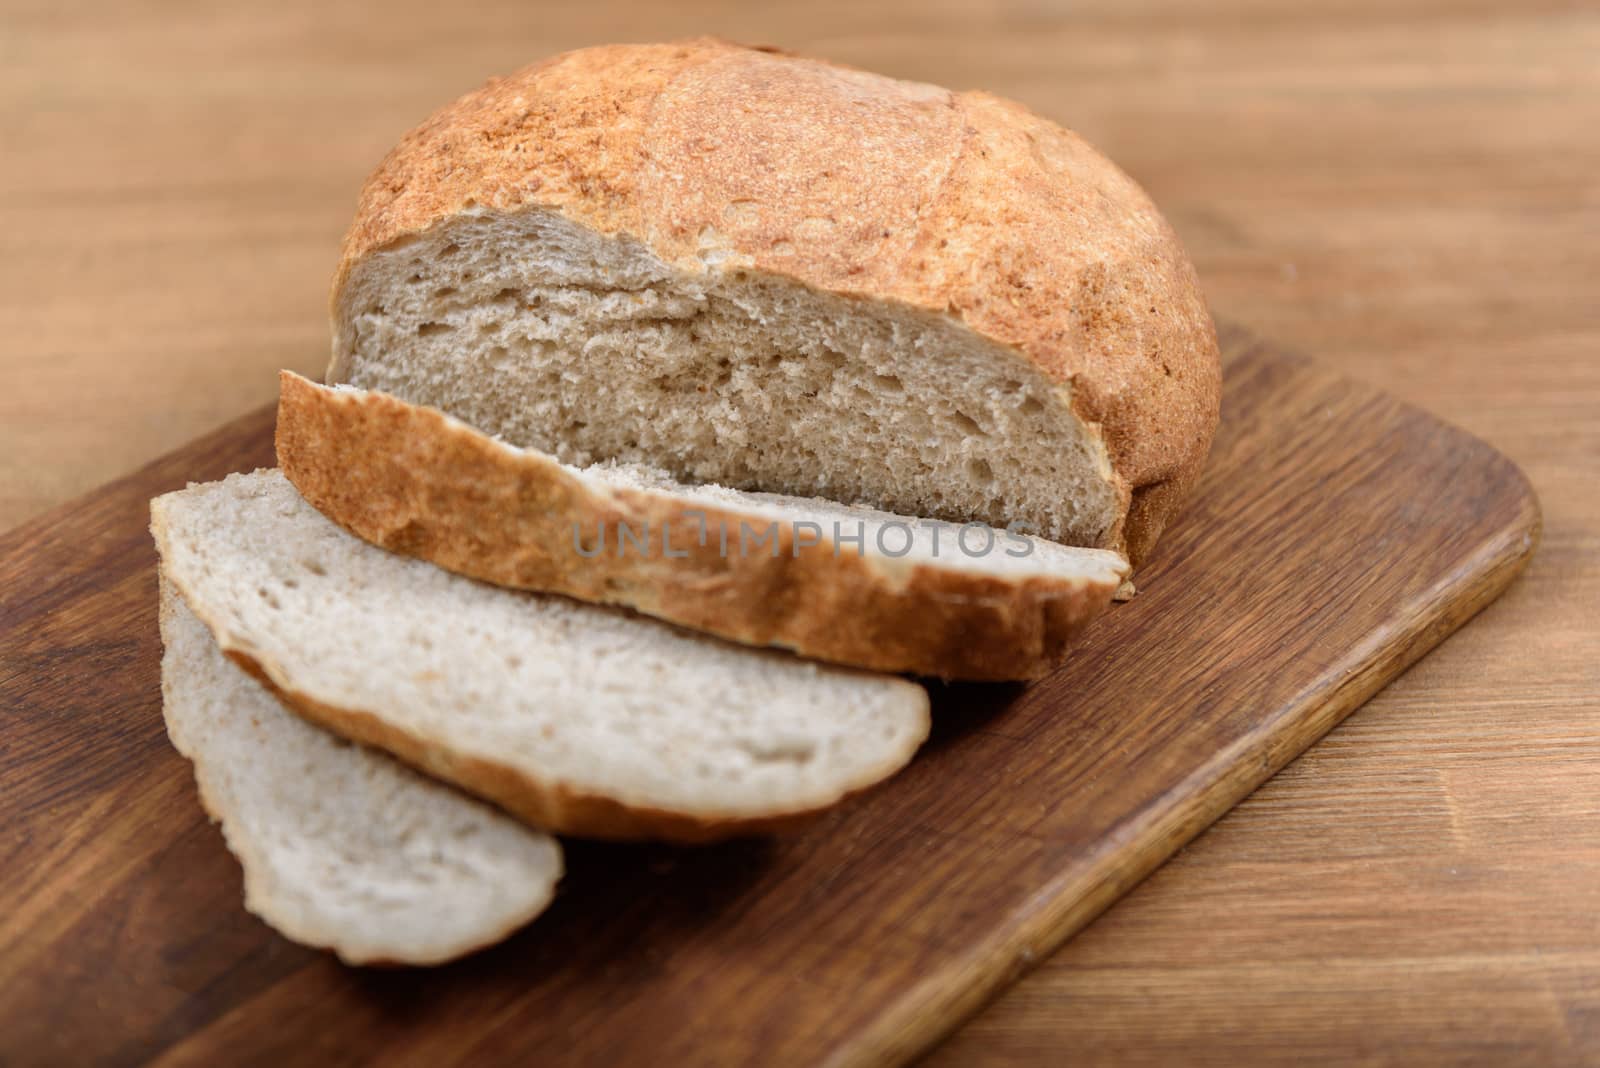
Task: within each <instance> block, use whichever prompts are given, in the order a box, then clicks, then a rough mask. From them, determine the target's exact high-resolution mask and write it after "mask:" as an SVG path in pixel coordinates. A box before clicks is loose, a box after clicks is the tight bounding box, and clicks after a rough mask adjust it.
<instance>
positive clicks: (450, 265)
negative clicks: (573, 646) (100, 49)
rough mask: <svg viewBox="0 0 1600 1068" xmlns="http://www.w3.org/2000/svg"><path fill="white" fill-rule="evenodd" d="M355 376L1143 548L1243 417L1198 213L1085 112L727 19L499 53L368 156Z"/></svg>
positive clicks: (504, 412)
mask: <svg viewBox="0 0 1600 1068" xmlns="http://www.w3.org/2000/svg"><path fill="white" fill-rule="evenodd" d="M333 333H334V338H333V359H332V363H331V366H330V368H329V371H328V380H329V381H330V382H335V383H337V382H347V383H352V384H354V385H357V386H360V387H363V388H366V389H370V390H376V391H381V392H384V393H387V394H390V395H393V396H394V397H397V398H399V399H401V400H404V401H407V402H411V403H415V404H423V405H429V406H432V407H434V408H437V409H439V410H441V411H444V412H446V413H449V414H450V415H452V416H455V417H457V418H459V419H460V420H462V421H463V422H465V423H467V424H468V425H470V426H472V427H475V428H477V429H478V430H481V431H483V432H485V433H487V434H490V435H492V436H495V437H498V438H501V439H503V440H504V441H506V442H508V443H510V444H512V445H516V446H521V447H526V448H533V449H538V450H541V451H543V452H545V453H549V454H551V455H553V456H554V457H556V458H557V459H559V460H560V461H562V462H564V463H568V464H575V465H580V466H582V465H588V464H592V463H595V462H600V461H620V462H624V463H639V464H645V465H648V466H649V467H651V468H654V469H658V470H661V471H664V472H666V473H667V474H669V475H670V476H672V477H673V478H676V479H679V480H681V481H684V482H691V483H718V484H721V485H725V486H729V487H733V488H736V489H745V490H761V491H767V492H775V493H782V494H789V495H793V496H798V497H807V498H810V497H822V498H829V499H832V500H836V501H840V502H844V503H856V502H860V503H863V504H867V505H871V506H873V507H876V508H880V509H883V510H886V511H890V512H895V513H900V514H905V515H918V516H927V517H930V518H934V519H940V520H947V521H954V522H967V521H973V520H975V521H980V522H984V523H987V524H990V525H993V526H997V527H1005V526H1007V525H1008V524H1013V523H1019V524H1022V525H1023V526H1025V528H1026V530H1027V532H1028V533H1031V534H1035V535H1038V536H1040V537H1043V538H1046V539H1048V540H1052V541H1058V542H1063V543H1068V544H1072V545H1079V546H1089V547H1098V548H1105V549H1111V550H1115V551H1118V552H1121V553H1123V554H1125V555H1126V556H1128V557H1129V558H1131V559H1132V560H1133V561H1134V562H1135V563H1137V562H1138V561H1139V560H1140V559H1141V558H1142V557H1144V556H1145V555H1146V554H1147V553H1148V551H1149V549H1150V547H1151V546H1152V545H1153V544H1154V542H1155V540H1156V538H1157V536H1158V535H1159V533H1160V531H1161V529H1162V527H1163V526H1164V525H1165V524H1166V522H1167V521H1168V519H1169V518H1170V517H1171V516H1172V514H1173V512H1174V511H1175V509H1176V508H1177V507H1178V504H1179V502H1180V500H1181V499H1182V497H1183V495H1184V493H1185V491H1186V490H1187V489H1188V488H1189V486H1190V485H1191V484H1192V483H1193V482H1194V480H1195V478H1196V476H1197V474H1198V472H1199V471H1200V468H1201V465H1202V464H1203V462H1204V460H1205V456H1206V452H1207V449H1208V448H1209V444H1210V440H1211V435H1212V432H1213V430H1214V428H1215V426H1216V422H1217V415H1218V397H1219V378H1220V375H1219V367H1218V358H1217V346H1216V338H1215V333H1214V331H1213V328H1212V324H1211V320H1210V317H1209V315H1208V313H1207V311H1206V307H1205V304H1204V302H1203V300H1202V298H1201V295H1200V291H1199V288H1198V285H1197V283H1196V279H1195V274H1194V270H1193V268H1192V267H1191V265H1190V263H1189V261H1188V259H1187V258H1186V257H1185V255H1184V253H1183V251H1182V249H1181V248H1180V247H1179V245H1178V242H1177V240H1176V238H1175V237H1174V235H1173V232H1172V230H1171V228H1170V227H1169V226H1168V225H1167V223H1166V222H1165V221H1164V220H1163V219H1162V217H1161V215H1160V214H1159V213H1158V212H1157V211H1156V209H1155V208H1154V206H1153V205H1152V204H1151V203H1150V201H1149V199H1148V198H1147V197H1146V196H1145V194H1144V193H1143V192H1142V191H1141V190H1140V189H1139V188H1138V186H1137V185H1135V184H1134V182H1133V181H1132V180H1130V179H1129V178H1128V177H1127V175H1125V174H1123V173H1122V171H1120V170H1118V169H1117V167H1115V166H1114V165H1113V164H1111V163H1110V162H1109V161H1107V160H1106V159H1105V158H1104V157H1102V156H1101V155H1099V154H1098V153H1097V152H1095V151H1094V150H1093V149H1092V148H1091V147H1089V145H1087V144H1086V143H1085V142H1084V141H1083V140H1082V139H1081V138H1080V137H1078V136H1077V135H1076V134H1073V133H1072V132H1070V131H1068V130H1065V129H1063V128H1061V127H1059V126H1057V125H1055V124H1053V123H1051V122H1048V121H1046V120H1044V119H1041V118H1039V117H1037V116H1035V115H1033V114H1030V113H1029V112H1028V111H1026V110H1025V109H1024V108H1022V107H1020V106H1018V105H1016V104H1013V103H1010V102H1008V101H1006V100H1002V99H999V98H996V97H993V96H990V95H987V94H985V93H979V92H950V91H948V90H945V89H940V88H936V87H934V86H931V85H922V84H915V83H910V82H904V81H896V80H894V79H891V78H886V77H880V76H878V75H875V74H868V73H865V72H862V71H857V70H851V69H848V68H845V67H840V66H836V65H833V64H829V63H824V62H819V61H816V60H810V59H802V58H797V57H794V56H790V55H786V54H781V53H777V52H775V51H773V50H771V49H749V48H742V47H739V46H736V45H732V44H728V43H725V42H721V41H715V40H695V41H686V42H678V43H672V44H660V45H629V46H614V47H604V48H592V49H585V50H582V51H578V52H572V53H568V54H565V55H560V56H556V57H554V58H552V59H549V60H546V61H545V62H542V63H539V64H536V65H535V66H532V67H529V68H528V69H526V70H523V71H521V72H519V73H517V74H514V75H512V76H510V77H507V78H497V79H495V80H493V81H491V82H489V83H488V84H487V85H485V86H484V87H483V88H481V89H479V90H477V91H475V92H473V93H469V94H468V95H467V96H465V97H463V98H461V99H460V100H458V101H456V102H455V103H453V104H451V105H449V106H448V107H446V108H444V109H443V110H441V111H440V112H438V113H437V114H435V115H434V116H433V117H432V118H430V119H428V120H427V121H426V122H425V123H423V124H422V125H421V126H419V127H418V128H417V129H415V130H414V131H412V132H411V133H410V134H408V135H407V136H406V137H405V138H404V139H403V140H402V141H401V142H400V144H399V145H398V147H396V148H395V149H394V151H393V152H391V153H390V154H389V156H388V158H387V159H385V160H384V161H383V163H382V164H381V165H380V166H379V168H378V169H377V171H376V172H375V173H374V174H373V175H372V177H371V178H370V179H369V180H368V182H367V184H366V187H365V189H364V190H363V192H362V195H361V200H360V205H359V208H358V211H357V215H356V219H355V222H354V224H353V226H352V227H351V229H350V232H349V235H348V236H347V238H346V241H345V246H344V252H343V258H342V262H341V263H340V266H339V269H338V273H337V276H336V278H335V282H334V288H333Z"/></svg>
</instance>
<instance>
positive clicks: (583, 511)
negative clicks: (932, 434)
mask: <svg viewBox="0 0 1600 1068" xmlns="http://www.w3.org/2000/svg"><path fill="white" fill-rule="evenodd" d="M280 397H281V399H280V401H279V407H278V462H279V463H280V464H281V465H282V468H283V472H284V474H285V475H286V476H287V477H288V478H289V480H290V481H291V482H293V483H294V484H295V487H296V488H297V489H299V490H300V492H301V495H302V496H304V497H305V498H306V500H307V501H309V502H310V503H311V504H313V505H315V506H316V508H317V509H318V510H320V511H321V512H322V513H323V514H324V515H326V516H328V517H330V518H332V519H333V520H335V521H336V522H338V523H339V524H340V525H342V526H344V527H345V528H346V529H348V530H350V531H352V532H353V533H355V534H357V535H359V536H361V537H362V538H365V539H366V540H368V541H370V542H372V543H374V544H376V545H381V546H383V547H384V548H387V549H392V550H395V551H397V552H402V553H407V554H409V555H414V556H419V557H422V558H425V559H427V560H431V561H432V562H434V563H436V564H440V565H442V566H444V567H446V568H449V569H450V570H452V571H456V572H459V573H461V574H464V575H470V576H472V577H474V578H479V579H484V580H486V581H489V582H494V583H497V584H499V585H502V586H511V587H519V588H522V589H532V590H546V591H554V592H557V593H563V594H567V595H570V596H573V597H579V598H582V599H584V600H587V601H595V602H601V603H612V604H621V605H626V606H628V607H630V608H634V609H637V610H639V611H641V612H646V613H648V614H650V615H653V616H656V617H658V618H661V619H666V620H670V621H672V622H674V623H679V624H683V625H685V626H689V627H693V628H694V629H696V630H700V631H705V632H708V633H712V634H717V635H720V636H722V637H724V638H730V639H733V640H735V641H739V642H743V643H745V644H751V645H777V646H782V647H785V648H789V649H792V650H794V651H796V652H798V653H801V654H803V655H806V656H811V657H815V658H818V659H822V660H830V661H835V662H838V663H844V664H853V665H856V666H859V667H865V668H871V669H874V670H879V671H894V672H913V673H917V674H922V675H940V676H945V677H949V678H963V679H1024V678H1033V677H1037V676H1039V675H1042V674H1044V673H1045V672H1047V671H1049V670H1050V669H1051V668H1052V667H1054V666H1056V665H1057V664H1058V663H1059V662H1060V660H1061V659H1062V657H1063V656H1064V655H1065V653H1066V649H1067V646H1068V643H1069V641H1070V640H1071V639H1072V638H1073V637H1074V636H1075V635H1076V634H1077V633H1078V631H1079V630H1080V629H1081V628H1082V626H1083V625H1084V624H1085V623H1086V622H1087V621H1088V620H1089V619H1091V618H1093V617H1094V616H1095V615H1096V614H1097V613H1099V612H1100V611H1101V610H1102V609H1104V608H1105V607H1106V605H1107V604H1109V603H1110V600H1111V597H1112V595H1113V593H1115V591H1116V590H1117V588H1118V586H1119V584H1120V583H1121V581H1122V580H1123V578H1124V577H1125V576H1126V574H1127V564H1126V563H1125V562H1124V561H1123V559H1122V558H1121V557H1120V556H1118V555H1117V554H1116V553H1113V552H1109V551H1107V550H1103V549H1075V548H1068V547H1066V546H1062V545H1057V544H1055V543H1054V542H1047V541H1043V540H1041V539H1038V538H1029V537H1025V536H1023V535H1020V534H1014V533H1010V532H1006V531H996V530H994V529H992V528H989V527H982V528H975V527H956V526H954V525H947V524H941V523H930V522H928V521H925V520H920V519H915V518H912V517H908V516H897V515H892V514H889V513H885V512H879V511H876V510H873V509H870V508H864V507H859V506H855V507H852V506H848V505H840V504H835V503H833V502H830V501H823V500H815V499H800V498H792V497H780V496H775V495H773V494H763V493H750V492H744V491H740V490H730V489H724V488H721V487H717V486H688V485H683V484H680V483H677V482H675V481H674V480H673V479H672V478H671V477H670V476H669V475H667V474H665V473H663V472H659V471H653V470H651V469H648V468H643V467H640V466H638V465H625V464H616V463H608V464H600V465H596V466H594V467H590V468H586V469H579V468H574V467H569V466H566V465H563V464H561V463H559V462H557V461H556V460H554V459H553V458H551V457H549V456H547V455H545V454H543V453H539V452H537V451H534V450H528V449H518V448H514V447H512V446H509V445H506V444H504V443H503V442H498V441H495V440H494V439H492V438H489V437H487V436H486V435H484V434H482V433H480V432H478V431H476V430H473V429H472V428H470V427H468V426H467V425H466V424H464V423H462V422H460V421H459V420H456V419H452V418H451V417H449V416H447V415H443V414H441V413H440V412H438V411H436V410H434V409H431V408H425V407H421V406H418V405H412V404H407V403H405V402H404V401H400V400H396V399H395V398H393V397H389V396H386V395H384V394H378V393H368V392H365V391H362V390H357V389H354V388H352V387H349V386H342V387H339V388H338V389H333V388H330V387H327V386H319V385H316V384H314V383H311V382H308V381H306V380H305V379H304V378H301V377H299V376H298V375H295V374H292V373H291V372H287V371H286V372H284V374H283V377H282V393H281V395H280Z"/></svg>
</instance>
